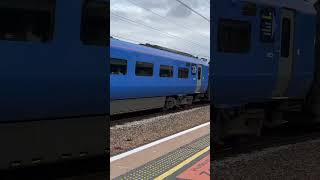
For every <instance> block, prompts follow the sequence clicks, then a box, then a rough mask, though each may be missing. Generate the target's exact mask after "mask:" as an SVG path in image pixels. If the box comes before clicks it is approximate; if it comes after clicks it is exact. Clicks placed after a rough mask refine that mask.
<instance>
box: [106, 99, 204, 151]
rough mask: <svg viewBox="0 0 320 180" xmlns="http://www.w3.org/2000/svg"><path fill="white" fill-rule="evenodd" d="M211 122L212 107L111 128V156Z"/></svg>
mask: <svg viewBox="0 0 320 180" xmlns="http://www.w3.org/2000/svg"><path fill="white" fill-rule="evenodd" d="M209 121H210V106H209V105H207V106H203V107H200V108H194V109H189V110H186V111H182V112H177V113H172V114H167V115H164V116H159V117H153V118H149V119H141V120H139V121H135V122H128V123H126V124H122V125H115V126H112V127H110V150H111V152H110V155H111V156H113V155H116V154H119V153H122V152H125V151H128V150H131V149H134V148H136V147H139V146H142V145H144V144H148V143H151V142H153V141H156V140H158V139H161V138H164V137H167V136H170V135H173V134H176V133H178V132H181V131H184V130H187V129H190V128H193V127H195V126H198V125H201V124H204V123H206V122H209Z"/></svg>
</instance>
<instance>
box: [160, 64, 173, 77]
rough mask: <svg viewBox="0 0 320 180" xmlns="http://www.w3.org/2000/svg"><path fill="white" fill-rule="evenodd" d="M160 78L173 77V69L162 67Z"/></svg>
mask: <svg viewBox="0 0 320 180" xmlns="http://www.w3.org/2000/svg"><path fill="white" fill-rule="evenodd" d="M160 77H173V67H172V66H165V65H160Z"/></svg>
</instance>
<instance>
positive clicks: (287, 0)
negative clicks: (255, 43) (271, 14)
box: [245, 0, 317, 15]
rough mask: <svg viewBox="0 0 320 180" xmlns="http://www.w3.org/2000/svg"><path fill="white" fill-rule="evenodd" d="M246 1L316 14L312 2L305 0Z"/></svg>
mask: <svg viewBox="0 0 320 180" xmlns="http://www.w3.org/2000/svg"><path fill="white" fill-rule="evenodd" d="M245 1H247V2H252V3H257V4H265V5H270V6H273V7H284V8H289V9H294V10H297V11H298V12H302V13H305V14H314V15H315V14H316V13H317V12H316V9H315V8H314V3H312V2H310V1H305V0H245Z"/></svg>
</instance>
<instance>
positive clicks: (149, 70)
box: [136, 62, 153, 76]
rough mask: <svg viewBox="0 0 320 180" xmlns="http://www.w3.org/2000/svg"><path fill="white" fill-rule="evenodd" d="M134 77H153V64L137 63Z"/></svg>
mask: <svg viewBox="0 0 320 180" xmlns="http://www.w3.org/2000/svg"><path fill="white" fill-rule="evenodd" d="M136 76H153V64H152V63H147V62H137V63H136Z"/></svg>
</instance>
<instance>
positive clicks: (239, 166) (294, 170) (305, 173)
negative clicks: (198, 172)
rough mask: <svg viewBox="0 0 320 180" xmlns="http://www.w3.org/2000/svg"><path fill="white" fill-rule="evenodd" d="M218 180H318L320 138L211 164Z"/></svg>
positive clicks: (319, 174)
mask: <svg viewBox="0 0 320 180" xmlns="http://www.w3.org/2000/svg"><path fill="white" fill-rule="evenodd" d="M211 168H212V170H213V171H211V179H214V180H220V179H221V180H229V179H230V180H242V179H245V180H251V179H253V180H256V179H257V180H260V179H262V180H269V179H270V180H271V179H279V180H286V179H288V180H293V179H296V180H300V179H303V180H304V179H306V180H313V179H314V180H318V179H320V139H318V140H312V141H308V142H303V143H297V144H292V145H286V146H280V147H274V148H268V149H265V150H263V151H259V152H253V153H250V154H243V155H239V156H237V157H230V158H225V159H223V160H219V161H212V162H211Z"/></svg>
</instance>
